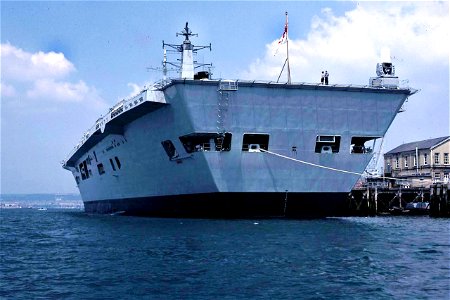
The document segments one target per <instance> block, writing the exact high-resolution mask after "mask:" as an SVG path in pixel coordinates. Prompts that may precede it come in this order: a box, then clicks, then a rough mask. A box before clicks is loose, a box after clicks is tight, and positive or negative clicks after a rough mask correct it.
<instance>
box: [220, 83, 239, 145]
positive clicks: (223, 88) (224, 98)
mask: <svg viewBox="0 0 450 300" xmlns="http://www.w3.org/2000/svg"><path fill="white" fill-rule="evenodd" d="M237 90H238V83H237V81H234V80H221V81H220V82H219V89H218V90H217V91H218V93H219V95H218V101H217V132H218V133H219V136H218V138H217V141H216V149H217V150H218V151H222V146H223V140H224V138H225V121H226V116H227V112H228V106H229V102H230V96H231V92H235V91H237Z"/></svg>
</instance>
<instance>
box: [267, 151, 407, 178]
mask: <svg viewBox="0 0 450 300" xmlns="http://www.w3.org/2000/svg"><path fill="white" fill-rule="evenodd" d="M259 150H261V151H262V152H266V153H268V154H272V155H275V156H278V157H281V158H285V159H289V160H292V161H295V162H298V163H301V164H305V165H308V166H313V167H316V168H322V169H327V170H331V171H335V172H341V173H346V174H353V175H358V176H361V177H367V175H366V174H364V173H358V172H353V171H347V170H342V169H336V168H332V167H327V166H323V165H318V164H314V163H311V162H307V161H304V160H300V159H295V158H292V157H289V156H285V155H282V154H278V153H275V152H271V151H268V150H264V149H262V148H260V149H259ZM379 178H381V179H395V180H406V179H399V178H394V177H384V176H380V177H379Z"/></svg>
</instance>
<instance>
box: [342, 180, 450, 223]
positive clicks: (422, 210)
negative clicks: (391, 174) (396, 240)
mask: <svg viewBox="0 0 450 300" xmlns="http://www.w3.org/2000/svg"><path fill="white" fill-rule="evenodd" d="M448 194H449V184H443V183H437V184H432V185H431V186H430V187H429V188H424V187H420V188H402V187H396V188H388V187H380V186H377V185H372V186H370V185H369V186H366V187H364V188H357V189H353V190H352V192H351V193H350V194H349V201H348V205H349V206H348V208H349V215H352V216H376V215H383V214H391V215H418V214H425V215H429V216H431V217H450V199H449V196H448ZM408 204H409V205H408ZM424 205H426V206H424ZM413 206H414V207H413ZM408 207H409V209H408Z"/></svg>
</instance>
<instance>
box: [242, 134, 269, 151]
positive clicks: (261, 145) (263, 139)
mask: <svg viewBox="0 0 450 300" xmlns="http://www.w3.org/2000/svg"><path fill="white" fill-rule="evenodd" d="M260 149H263V150H268V149H269V135H268V134H266V133H245V134H244V136H243V138H242V151H244V152H260Z"/></svg>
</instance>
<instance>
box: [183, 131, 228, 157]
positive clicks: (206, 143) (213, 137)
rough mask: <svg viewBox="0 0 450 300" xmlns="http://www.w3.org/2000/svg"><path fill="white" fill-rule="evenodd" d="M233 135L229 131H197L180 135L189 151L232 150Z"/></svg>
mask: <svg viewBox="0 0 450 300" xmlns="http://www.w3.org/2000/svg"><path fill="white" fill-rule="evenodd" d="M231 138H232V135H231V133H229V132H225V133H217V132H195V133H191V134H187V135H183V136H180V137H179V139H180V142H181V144H183V147H184V150H186V152H187V153H193V152H198V151H230V150H231Z"/></svg>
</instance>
